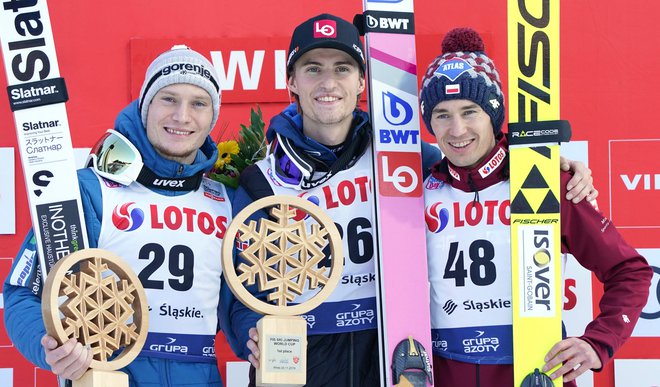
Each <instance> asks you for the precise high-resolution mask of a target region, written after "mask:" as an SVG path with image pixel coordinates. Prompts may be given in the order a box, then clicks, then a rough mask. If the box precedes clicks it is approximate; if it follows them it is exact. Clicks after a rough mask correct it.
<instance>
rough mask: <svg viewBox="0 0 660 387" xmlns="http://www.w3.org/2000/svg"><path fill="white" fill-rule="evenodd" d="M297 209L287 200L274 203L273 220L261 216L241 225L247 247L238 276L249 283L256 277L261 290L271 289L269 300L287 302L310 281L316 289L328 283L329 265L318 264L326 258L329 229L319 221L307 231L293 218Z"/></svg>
mask: <svg viewBox="0 0 660 387" xmlns="http://www.w3.org/2000/svg"><path fill="white" fill-rule="evenodd" d="M296 213H297V210H296V209H295V208H293V207H292V206H289V205H288V204H280V205H276V206H274V207H273V209H272V210H271V216H272V217H273V218H274V220H270V219H260V221H259V224H258V227H257V222H256V221H254V220H253V221H250V222H249V223H248V224H247V225H244V224H243V225H240V226H239V236H238V238H239V240H240V241H241V242H247V245H248V247H247V248H246V249H245V250H244V251H243V252H242V254H241V256H242V258H243V259H244V260H245V262H243V263H240V264H239V266H238V268H237V271H238V278H239V280H240V281H241V282H243V283H245V284H247V285H253V284H254V283H255V282H256V281H257V280H258V281H259V282H258V287H259V290H260V291H265V290H269V291H270V292H269V294H268V301H271V302H275V303H276V304H277V305H280V306H285V305H286V304H287V302H290V301H293V300H294V299H295V298H296V296H297V295H301V294H302V293H303V291H304V290H305V284H306V283H308V287H309V289H312V290H313V289H316V288H318V287H319V286H325V285H326V284H327V283H328V280H329V277H328V275H327V272H328V268H326V267H323V266H322V267H320V268H319V267H318V265H319V263H320V262H321V260H323V259H324V257H325V254H324V253H323V249H324V247H325V246H326V245H327V244H328V240H327V236H328V232H327V231H326V230H325V229H324V228H321V226H320V225H319V224H318V223H315V224H312V225H311V230H310V232H309V233H308V232H307V228H306V225H305V222H304V221H303V220H298V221H294V222H291V220H292V219H294V217H295V216H296Z"/></svg>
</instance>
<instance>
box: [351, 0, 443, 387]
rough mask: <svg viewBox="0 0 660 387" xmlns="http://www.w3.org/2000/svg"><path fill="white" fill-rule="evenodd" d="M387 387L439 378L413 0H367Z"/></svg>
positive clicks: (360, 22) (362, 18) (364, 19)
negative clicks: (433, 353)
mask: <svg viewBox="0 0 660 387" xmlns="http://www.w3.org/2000/svg"><path fill="white" fill-rule="evenodd" d="M363 5H364V13H363V14H361V15H358V16H357V17H356V20H355V23H356V25H357V26H358V28H361V30H362V31H364V32H365V35H366V39H365V43H366V51H367V53H366V54H367V67H368V76H369V82H368V84H369V85H370V87H369V111H370V114H371V120H372V125H373V165H374V179H373V182H374V183H373V187H374V198H375V200H374V202H375V211H374V214H375V224H376V241H377V242H376V251H377V252H378V253H377V257H378V258H377V263H376V273H377V276H376V278H377V286H378V296H377V298H378V302H377V304H378V323H379V326H378V334H379V349H380V370H381V385H386V386H393V385H399V386H427V385H432V384H433V376H432V373H431V360H430V358H429V356H428V354H427V352H426V351H427V350H429V351H430V350H431V319H430V302H429V298H430V295H429V286H428V275H427V262H426V259H427V258H426V241H425V238H426V232H425V225H424V217H423V213H424V198H423V192H422V182H423V179H422V173H421V171H422V158H421V135H420V132H419V122H420V121H419V113H418V108H417V106H418V97H417V93H418V86H417V65H416V61H417V59H416V51H415V34H414V32H415V29H414V17H413V10H414V8H413V1H412V0H364V3H363Z"/></svg>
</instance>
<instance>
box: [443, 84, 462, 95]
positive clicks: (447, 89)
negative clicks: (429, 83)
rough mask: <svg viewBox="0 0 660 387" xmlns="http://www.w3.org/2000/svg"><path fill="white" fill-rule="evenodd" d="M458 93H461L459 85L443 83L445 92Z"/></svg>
mask: <svg viewBox="0 0 660 387" xmlns="http://www.w3.org/2000/svg"><path fill="white" fill-rule="evenodd" d="M460 93H461V85H459V84H454V85H445V94H460Z"/></svg>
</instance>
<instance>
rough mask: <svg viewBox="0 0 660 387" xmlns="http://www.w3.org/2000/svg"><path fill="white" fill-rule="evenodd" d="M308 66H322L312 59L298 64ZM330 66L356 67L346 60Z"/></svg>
mask: <svg viewBox="0 0 660 387" xmlns="http://www.w3.org/2000/svg"><path fill="white" fill-rule="evenodd" d="M309 65H316V66H322V65H321V62H317V61H315V60H313V59H308V60H306V61H305V62H303V63H301V64H300V66H309ZM332 65H333V66H346V65H348V66H353V67H357V66H356V64H355V63H353V62H351V61H348V60H341V61H337V62H335V63H333V64H332Z"/></svg>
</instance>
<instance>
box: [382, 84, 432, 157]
mask: <svg viewBox="0 0 660 387" xmlns="http://www.w3.org/2000/svg"><path fill="white" fill-rule="evenodd" d="M374 89H379V90H377V91H376V92H375V94H374V95H375V97H374V98H375V99H380V101H378V102H379V103H374V110H375V111H374V112H373V121H374V128H378V135H377V137H376V140H377V149H379V150H387V151H411V152H415V151H419V147H420V144H421V138H420V133H419V125H418V124H419V117H418V113H417V108H416V106H417V99H416V96H414V95H410V94H408V93H406V92H405V91H401V90H397V89H394V88H390V87H389V86H388V85H385V84H383V83H380V82H378V84H377V85H376V84H374Z"/></svg>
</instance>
